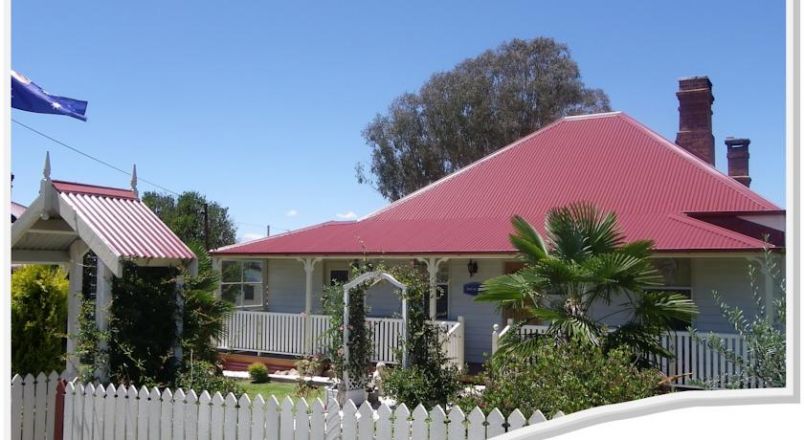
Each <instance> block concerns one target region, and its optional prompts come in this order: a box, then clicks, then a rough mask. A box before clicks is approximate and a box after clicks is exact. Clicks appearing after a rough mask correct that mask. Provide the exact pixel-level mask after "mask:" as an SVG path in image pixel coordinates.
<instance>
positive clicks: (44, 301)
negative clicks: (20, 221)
mask: <svg viewBox="0 0 804 440" xmlns="http://www.w3.org/2000/svg"><path fill="white" fill-rule="evenodd" d="M6 270H8V269H6ZM68 290H69V282H68V281H67V275H66V274H65V272H64V271H63V270H61V269H60V268H59V267H58V266H44V265H29V266H23V267H20V268H18V269H17V270H15V271H14V273H12V275H11V371H13V372H14V373H20V374H26V373H32V374H34V375H36V374H37V373H39V372H49V371H54V370H55V371H62V370H63V369H64V353H65V349H66V334H65V331H66V328H67V292H68Z"/></svg>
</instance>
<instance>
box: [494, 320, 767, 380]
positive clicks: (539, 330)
mask: <svg viewBox="0 0 804 440" xmlns="http://www.w3.org/2000/svg"><path fill="white" fill-rule="evenodd" d="M513 328H514V327H513V323H512V322H511V321H509V322H508V325H507V326H505V327H504V328H503V329H502V330H500V329H499V326H497V325H496V324H495V326H494V328H493V331H492V336H491V345H492V353H494V352H496V351H497V347H498V345H499V340H500V338H502V337H503V336H505V334H506V333H508V332H509V331H511V330H512V329H513ZM547 329H548V326H546V325H523V326H521V327H520V329H519V334H520V335H521V336H528V337H532V336H534V335H540V334H544V333H545V332H546V331H547ZM715 336H716V337H718V338H720V340H721V341H722V343H723V345H724V346H725V347H726V348H728V349H730V350H731V351H733V352H734V353H735V354H736V355H737V356H739V357H740V358H742V359H745V360H749V357H748V355H749V353H748V350H747V348H748V347H747V346H746V343H745V338H744V337H742V336H740V335H736V334H722V333H716V334H715ZM700 337H701V339H702V340H701V341H697V340H695V338H693V337H692V335H690V333H689V332H682V331H679V332H673V333H671V334H669V335H663V336H662V337H661V340H660V342H661V345H662V347H664V348H665V349H667V350H669V351H671V352H672V353H674V354H675V357H674V358H672V359H667V358H656V359H654V360H655V362H656V363H657V366H658V368H659V370H660V371H661V372H662V373H664V374H665V375H668V376H679V377H678V379H676V381H675V383H676V384H677V385H693V384H700V383H703V382H705V383H708V384H711V385H714V386H716V387H720V388H726V387H728V386H729V378H730V377H732V376H733V375H735V374H737V373H739V372H740V368H739V366H738V365H736V364H735V363H734V362H732V361H731V360H729V359H728V358H727V357H726V356H724V355H723V354H721V353H719V352H717V351H714V350H712V349H711V348H709V345H708V344H707V343H706V341H707V340H708V338H709V333H701V334H700ZM748 386H749V387H750V388H756V387H760V386H762V384H760V383H758V382H752V383H750V384H748Z"/></svg>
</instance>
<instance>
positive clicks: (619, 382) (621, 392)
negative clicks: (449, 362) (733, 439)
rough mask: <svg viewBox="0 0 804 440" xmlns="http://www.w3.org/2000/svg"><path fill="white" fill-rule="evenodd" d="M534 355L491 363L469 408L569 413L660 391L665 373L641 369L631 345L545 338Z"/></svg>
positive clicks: (468, 400)
mask: <svg viewBox="0 0 804 440" xmlns="http://www.w3.org/2000/svg"><path fill="white" fill-rule="evenodd" d="M533 353H534V356H532V357H524V356H518V355H516V354H514V353H509V354H508V355H507V356H505V357H501V358H495V359H494V362H491V363H490V364H488V369H487V371H486V389H485V391H484V392H483V393H482V394H480V395H479V396H478V395H475V396H472V397H468V398H465V399H463V400H462V401H461V402H460V404H461V406H462V407H463V408H464V409H465V410H467V411H468V410H471V409H472V408H473V407H474V406H475V405H477V406H480V407H481V409H484V410H491V409H492V408H499V409H500V411H502V412H503V414H506V415H507V414H509V413H510V412H511V411H513V410H514V409H516V408H519V410H520V411H522V413H523V414H531V413H532V412H533V411H536V410H541V411H542V413H544V414H545V415H548V416H549V415H552V414H554V413H555V412H556V411H562V412H564V413H570V412H575V411H580V410H583V409H587V408H592V407H596V406H600V405H608V404H612V403H619V402H627V401H631V400H636V399H642V398H645V397H649V396H652V395H654V394H658V392H659V389H658V386H659V382H660V380H661V375H660V373H659V372H658V371H657V370H650V369H647V370H639V369H637V368H636V367H635V366H634V365H633V363H632V360H633V357H632V354H631V353H630V352H629V351H628V350H627V349H626V348H615V349H612V350H610V351H608V353H604V352H603V350H602V348H600V347H598V346H595V345H593V344H588V343H580V342H562V343H560V344H556V343H555V340H554V339H552V338H540V339H539V341H538V342H537V343H536V344H535V349H534V350H533Z"/></svg>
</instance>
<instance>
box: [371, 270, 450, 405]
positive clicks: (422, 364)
mask: <svg viewBox="0 0 804 440" xmlns="http://www.w3.org/2000/svg"><path fill="white" fill-rule="evenodd" d="M391 272H392V275H393V276H394V277H395V278H396V279H397V280H399V281H400V282H402V283H403V284H405V285H407V295H408V298H407V300H408V338H407V340H406V341H403V344H402V345H403V348H402V350H405V351H407V355H408V363H409V367H408V368H402V367H401V366H398V367H396V368H393V369H389V370H386V371H387V373H385V374H384V377H383V391H384V392H385V393H386V394H387V395H389V396H391V397H393V398H394V399H395V400H396V401H397V402H399V403H405V404H406V405H408V407H410V408H413V407H415V406H416V405H418V404H419V403H421V404H423V405H425V406H426V407H428V408H430V407H432V406H435V405H447V404H448V403H452V401H453V400H454V399H455V397H456V396H457V393H458V391H459V390H460V389H461V388H462V385H461V382H460V380H459V372H458V368H457V367H456V366H454V365H451V364H450V362H449V358H447V356H446V353H444V349H443V347H442V345H441V336H442V335H441V332H442V330H441V329H440V328H439V327H438V326H436V325H434V324H432V323H431V322H430V321H429V320H428V316H427V306H426V305H425V303H424V292H427V291H429V289H430V287H429V282H428V281H427V279H426V278H425V276H424V275H423V274H422V273H421V272H419V271H418V270H417V269H416V268H415V267H410V266H398V267H395V268H393V269H392V270H391ZM401 355H402V353H401V352H400V353H399V354H397V358H398V359H400V360H401V359H402V356H401Z"/></svg>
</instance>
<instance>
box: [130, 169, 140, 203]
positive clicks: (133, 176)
mask: <svg viewBox="0 0 804 440" xmlns="http://www.w3.org/2000/svg"><path fill="white" fill-rule="evenodd" d="M131 190H132V191H134V194H135V195H137V196H139V195H140V193H139V191H137V164H134V167H133V169H132V170H131Z"/></svg>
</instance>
